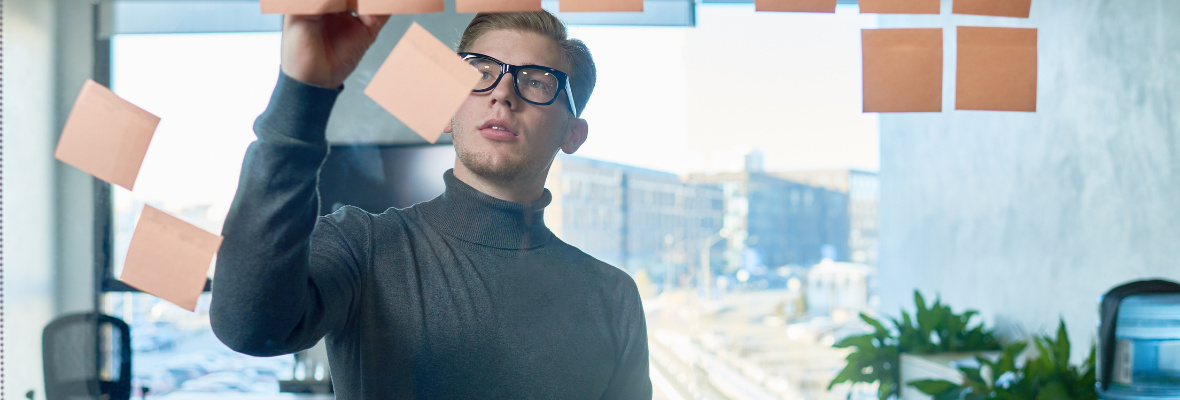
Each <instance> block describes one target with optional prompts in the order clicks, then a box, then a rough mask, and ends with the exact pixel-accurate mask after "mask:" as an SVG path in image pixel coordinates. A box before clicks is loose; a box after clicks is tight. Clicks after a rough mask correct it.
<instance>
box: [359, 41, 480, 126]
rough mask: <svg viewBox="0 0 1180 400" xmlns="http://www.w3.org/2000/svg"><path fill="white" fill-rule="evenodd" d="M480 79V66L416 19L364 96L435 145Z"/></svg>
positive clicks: (378, 71) (366, 89)
mask: <svg viewBox="0 0 1180 400" xmlns="http://www.w3.org/2000/svg"><path fill="white" fill-rule="evenodd" d="M479 77H480V74H479V72H478V71H476V70H475V68H472V67H471V65H470V64H468V63H466V62H463V59H462V58H460V57H459V56H458V55H457V54H455V52H454V51H452V50H451V48H450V47H447V45H445V44H443V42H441V41H439V40H438V38H435V37H434V35H431V34H430V32H427V31H426V29H425V28H423V27H422V26H421V25H418V23H417V22H415V23H413V24H411V25H410V29H408V30H406V34H405V35H403V36H402V39H401V41H398V42H397V44H396V45H394V46H393V51H392V52H390V53H389V57H388V58H386V59H385V62H384V63H382V64H381V67H380V68H378V69H377V73H376V74H374V75H373V80H372V81H370V82H369V86H368V87H366V88H365V95H367V96H369V98H372V99H373V101H375V102H377V104H379V105H381V107H382V108H384V109H385V110H386V111H389V113H390V114H393V116H394V117H397V119H399V120H401V121H402V123H404V124H406V126H408V127H410V129H413V130H414V132H417V133H418V135H419V136H422V137H423V138H424V139H426V141H428V142H430V143H434V142H435V141H437V140H438V137H439V136H441V135H442V130H443V128H445V127H446V125H447V122H448V121H450V120H451V117H452V116H454V115H455V111H457V110H458V109H459V106H460V105H462V104H463V101H464V100H466V99H467V96H469V95H471V89H473V88H475V84H476V83H477V82H479Z"/></svg>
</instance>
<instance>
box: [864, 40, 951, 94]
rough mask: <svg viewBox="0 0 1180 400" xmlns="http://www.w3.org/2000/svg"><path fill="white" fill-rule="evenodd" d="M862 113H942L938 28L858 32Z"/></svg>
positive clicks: (940, 45)
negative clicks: (862, 96)
mask: <svg viewBox="0 0 1180 400" xmlns="http://www.w3.org/2000/svg"><path fill="white" fill-rule="evenodd" d="M861 47H862V52H863V63H864V71H863V72H864V112H939V111H942V29H941V28H932V29H864V30H861Z"/></svg>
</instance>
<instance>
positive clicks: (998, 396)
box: [908, 321, 1098, 400]
mask: <svg viewBox="0 0 1180 400" xmlns="http://www.w3.org/2000/svg"><path fill="white" fill-rule="evenodd" d="M1033 344H1035V345H1036V347H1037V358H1035V359H1031V360H1028V361H1026V362H1024V363H1023V365H1017V364H1018V362H1017V361H1018V357H1019V356H1020V354H1021V353H1023V352H1024V349H1025V348H1026V347H1027V343H1026V342H1016V343H1012V344H1009V345H1007V346H1005V347H1004V351H1003V354H1002V355H1001V356H1000V359H999V360H996V361H990V360H987V359H985V358H983V357H977V358H976V360H977V361H978V362H979V365H980V366H979V367H960V368H959V371H962V372H963V376H964V379H963V382H950V381H946V380H920V381H914V382H909V383H908V385H909V386H912V387H914V388H916V389H918V390H919V391H921V392H922V393H925V394H927V395H930V396H933V398H934V400H1097V399H1098V392H1097V391H1096V390H1095V388H1094V384H1095V381H1096V378H1095V368H1094V347H1093V346H1091V347H1090V356H1089V357H1088V358H1086V360H1085V361H1084V362H1083V363H1082V364H1081V365H1079V366H1073V365H1070V364H1069V353H1070V344H1069V335H1068V334H1067V333H1066V331H1065V321H1060V322H1059V323H1058V326H1057V338H1056V339H1054V338H1051V337H1049V336H1034V337H1033Z"/></svg>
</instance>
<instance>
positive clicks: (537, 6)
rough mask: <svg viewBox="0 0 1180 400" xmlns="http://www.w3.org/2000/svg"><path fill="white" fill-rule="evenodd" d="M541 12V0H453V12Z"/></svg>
mask: <svg viewBox="0 0 1180 400" xmlns="http://www.w3.org/2000/svg"><path fill="white" fill-rule="evenodd" d="M519 11H541V0H455V12H458V13H478V12H519Z"/></svg>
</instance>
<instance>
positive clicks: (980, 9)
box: [951, 0, 1032, 18]
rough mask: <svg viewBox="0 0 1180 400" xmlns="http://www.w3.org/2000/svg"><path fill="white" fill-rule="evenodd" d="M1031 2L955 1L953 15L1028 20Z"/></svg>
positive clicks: (1000, 0)
mask: <svg viewBox="0 0 1180 400" xmlns="http://www.w3.org/2000/svg"><path fill="white" fill-rule="evenodd" d="M1031 9H1032V0H955V5H954V6H953V7H951V12H953V13H955V14H970V15H991V16H996V17H1014V18H1028V14H1029V11H1030V10H1031Z"/></svg>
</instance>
